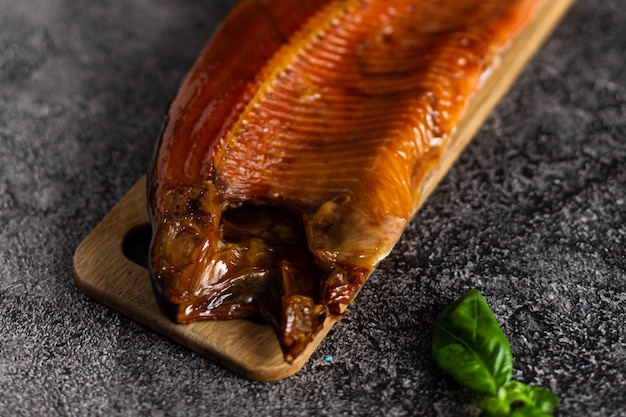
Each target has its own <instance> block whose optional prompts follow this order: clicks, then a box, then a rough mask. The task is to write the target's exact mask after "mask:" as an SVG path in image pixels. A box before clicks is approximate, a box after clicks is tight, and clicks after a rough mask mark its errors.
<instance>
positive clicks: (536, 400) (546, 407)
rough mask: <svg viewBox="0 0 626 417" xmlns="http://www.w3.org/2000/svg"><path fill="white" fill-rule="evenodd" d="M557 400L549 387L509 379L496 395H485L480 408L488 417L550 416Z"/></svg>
mask: <svg viewBox="0 0 626 417" xmlns="http://www.w3.org/2000/svg"><path fill="white" fill-rule="evenodd" d="M558 402H559V398H558V397H557V396H556V395H554V394H553V393H552V392H551V391H550V390H549V389H546V388H543V387H535V386H529V385H526V384H523V383H521V382H518V381H510V382H509V383H508V384H506V385H505V386H504V387H501V388H500V389H499V390H498V394H497V396H488V397H485V398H484V399H483V400H482V401H481V402H480V408H481V410H483V411H484V412H485V414H486V415H487V416H489V417H505V416H511V417H550V416H551V414H550V412H551V411H552V409H553V408H554V407H555V406H556V405H557V404H558Z"/></svg>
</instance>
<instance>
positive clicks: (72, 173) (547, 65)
mask: <svg viewBox="0 0 626 417" xmlns="http://www.w3.org/2000/svg"><path fill="white" fill-rule="evenodd" d="M232 4H233V1H217V0H186V1H182V0H177V1H171V0H169V1H168V0H133V1H131V0H118V1H106V0H89V1H88V0H20V1H15V0H0V254H1V255H0V415H2V416H31V415H32V416H37V415H42V416H43V415H45V416H86V415H102V416H130V415H133V416H134V415H138V416H187V415H216V416H232V415H239V416H266V415H267V416H277V415H284V416H305V415H318V416H320V415H328V416H347V415H358V416H366V415H388V416H409V415H410V416H471V415H477V414H478V410H477V408H476V404H477V399H476V398H475V397H473V396H471V395H470V394H468V393H467V392H466V391H465V390H464V389H462V388H460V387H459V386H458V385H457V384H456V383H454V382H453V381H451V380H449V379H448V378H446V377H445V376H444V375H442V374H441V373H440V372H439V371H438V370H437V369H436V368H435V367H434V365H433V363H432V361H431V357H430V353H429V349H430V333H431V328H432V325H433V321H434V319H435V317H436V316H437V314H438V313H439V312H440V311H441V310H442V309H443V307H444V306H445V305H447V304H448V303H449V302H451V301H452V300H453V299H455V298H457V297H458V296H460V295H461V294H462V293H463V292H464V291H465V290H467V289H468V288H470V287H477V288H479V289H480V290H481V291H482V292H483V294H484V295H485V297H486V298H487V301H488V302H489V303H490V305H491V306H492V309H493V310H494V312H495V314H496V316H497V317H498V319H499V321H500V322H501V323H502V326H503V328H504V330H505V332H506V333H507V335H508V336H509V338H510V341H511V345H512V348H513V352H514V356H515V373H514V376H515V377H516V378H518V379H520V380H522V381H524V382H527V383H531V384H541V385H544V386H547V387H549V388H551V389H552V390H554V391H555V392H556V393H558V394H559V395H560V396H561V398H562V403H561V404H560V405H559V406H558V408H557V409H556V412H555V416H576V417H580V416H588V417H592V416H597V417H600V416H602V417H608V416H625V415H626V249H625V247H626V225H625V224H626V168H625V167H626V115H625V114H626V104H625V103H626V66H625V62H626V0H606V1H595V0H579V1H578V3H576V4H575V5H574V7H573V9H572V10H571V11H570V12H569V13H568V15H567V16H566V18H565V19H564V21H563V22H562V23H561V25H560V26H559V27H558V29H557V30H556V32H555V33H554V35H553V36H552V37H551V38H550V39H549V41H548V42H547V43H546V45H545V46H544V48H543V49H542V50H541V52H540V53H539V54H538V56H537V57H536V58H535V59H534V60H533V61H532V62H531V64H530V65H529V66H528V67H527V69H526V70H525V72H524V73H523V75H522V76H521V78H520V79H519V81H518V82H517V84H516V85H515V87H514V88H513V89H512V91H511V92H510V94H508V96H507V97H506V98H505V99H504V100H503V101H502V103H501V104H500V106H499V107H498V108H497V110H496V111H495V112H494V113H493V115H492V116H491V117H490V118H489V119H488V121H487V122H486V124H485V125H484V127H483V129H482V130H481V131H480V132H479V134H478V135H477V136H476V138H475V140H474V141H473V142H472V144H471V145H470V146H469V148H468V149H467V150H466V152H465V153H464V154H463V155H462V156H461V157H460V159H459V160H458V162H457V164H456V165H455V166H454V168H453V169H452V170H451V171H450V173H449V174H448V176H447V177H446V178H445V180H444V181H443V182H442V183H441V184H440V186H439V187H438V189H437V190H436V192H435V193H434V194H433V195H432V197H431V198H430V199H429V201H428V202H427V204H426V205H425V206H424V207H423V209H422V210H421V211H420V212H419V213H418V215H417V216H416V218H415V219H414V220H413V222H412V223H411V225H410V227H409V228H408V230H407V231H406V233H405V234H404V236H403V238H402V240H401V241H400V243H399V244H398V245H397V247H396V248H395V250H394V252H393V253H392V255H391V256H390V257H389V258H388V259H387V260H386V261H384V262H383V263H382V265H380V268H379V269H378V270H377V272H376V273H375V274H374V275H373V276H372V278H371V279H370V281H369V282H368V283H367V285H366V286H365V289H364V290H363V291H362V292H361V294H360V295H359V297H358V299H357V303H356V304H355V305H354V307H353V308H352V309H351V312H350V314H349V315H348V316H347V317H346V318H345V320H343V321H342V322H341V323H340V324H339V325H337V326H336V327H335V328H334V329H333V331H332V332H331V333H330V335H329V336H328V338H327V339H326V340H325V342H324V343H323V344H322V345H321V346H320V348H319V350H318V351H317V352H316V353H315V354H314V355H313V356H312V358H311V360H310V362H309V363H308V364H307V365H306V366H305V367H304V369H303V370H302V371H301V372H300V373H298V374H297V375H295V376H293V377H291V378H289V379H288V380H283V381H280V382H274V383H259V382H252V381H248V380H244V379H242V378H240V377H238V376H235V375H233V374H231V373H230V372H228V371H226V370H224V369H222V368H220V367H218V366H216V365H214V364H213V363H212V362H210V361H208V360H206V359H204V358H202V357H200V356H198V355H197V354H195V353H193V352H191V351H189V350H187V349H185V348H183V347H181V346H178V345H176V344H174V343H172V342H170V341H169V340H167V339H165V338H163V337H161V336H159V335H157V334H155V333H154V332H152V331H151V330H149V329H147V328H144V327H142V326H141V325H138V324H136V323H134V322H133V321H131V320H129V319H127V318H126V317H124V316H122V315H120V314H118V313H117V312H115V311H112V310H110V309H108V308H106V307H103V306H102V305H100V304H98V303H96V302H94V301H91V300H90V299H88V298H87V297H86V296H84V295H83V294H82V293H81V292H80V291H79V290H78V289H77V288H76V286H75V284H74V277H73V272H72V255H73V252H74V250H75V249H76V247H77V245H78V244H79V242H80V241H81V240H82V239H83V238H84V237H85V236H86V234H87V233H88V232H89V231H90V230H91V229H92V228H93V227H94V226H95V225H96V224H97V223H98V221H99V220H100V219H101V218H102V217H103V216H104V215H105V214H106V213H107V212H108V211H109V210H110V209H111V208H112V207H113V205H114V204H115V203H116V202H117V201H118V200H119V199H121V197H122V196H123V195H124V194H125V192H126V191H127V190H128V189H129V188H130V187H131V185H133V184H134V183H135V181H137V180H138V179H139V178H140V177H141V175H142V174H143V173H144V172H145V170H146V167H147V165H148V163H149V160H150V157H151V153H152V149H153V144H154V141H155V139H156V137H157V134H158V131H159V127H160V124H161V121H162V117H163V114H164V112H165V109H166V106H167V104H168V102H169V100H170V99H171V98H172V97H173V95H174V94H175V92H176V90H177V88H178V85H179V83H180V82H181V79H182V77H183V76H184V74H185V73H186V71H187V69H188V68H189V67H190V65H191V64H192V62H193V61H194V59H195V57H196V55H197V53H198V52H199V50H200V48H201V47H202V46H203V44H204V43H205V42H206V40H207V39H208V38H209V36H210V35H211V33H212V32H213V31H214V29H215V27H216V25H217V24H218V22H219V21H220V19H221V18H222V17H223V16H224V14H225V13H226V12H227V10H228V9H229V8H230V7H231V6H232ZM326 355H332V358H333V360H332V362H329V361H326V360H325V359H324V358H325V356H326Z"/></svg>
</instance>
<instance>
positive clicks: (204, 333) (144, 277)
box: [74, 0, 573, 381]
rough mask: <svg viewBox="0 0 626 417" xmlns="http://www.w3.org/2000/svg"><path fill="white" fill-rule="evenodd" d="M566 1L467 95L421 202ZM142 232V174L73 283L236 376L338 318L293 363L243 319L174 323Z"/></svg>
mask: <svg viewBox="0 0 626 417" xmlns="http://www.w3.org/2000/svg"><path fill="white" fill-rule="evenodd" d="M572 3H573V0H547V1H546V3H545V5H544V6H543V7H542V8H541V9H540V11H539V13H538V14H537V16H536V17H535V19H534V20H533V21H532V22H531V23H530V24H529V25H528V27H527V28H526V29H525V30H524V32H522V33H521V34H520V36H519V37H518V38H517V39H516V40H515V41H514V42H513V43H512V44H511V45H510V47H509V49H508V50H507V52H506V53H505V54H504V55H503V56H502V59H501V62H500V63H499V65H498V66H497V67H496V68H495V70H494V72H493V73H492V75H491V76H490V77H489V78H488V79H487V81H486V82H485V83H484V84H483V86H482V87H481V89H480V90H479V91H478V92H477V93H476V94H475V95H474V96H473V97H472V99H471V102H470V103H469V107H468V109H467V110H466V112H465V114H464V116H463V118H462V119H461V121H460V122H459V124H458V126H457V129H456V131H455V133H454V135H453V136H452V138H451V141H450V147H449V149H448V150H447V152H446V154H445V156H444V159H443V163H442V165H441V167H440V168H439V169H438V170H437V171H436V172H434V173H433V175H432V176H431V177H430V178H429V179H428V181H427V183H426V184H425V186H424V192H423V193H422V195H423V197H422V203H423V201H424V200H425V199H426V197H427V196H428V195H429V194H430V193H431V192H432V190H433V189H434V188H435V186H436V185H437V183H438V182H439V181H440V180H441V178H443V176H444V175H445V174H446V172H447V171H448V169H449V168H450V166H451V165H452V164H453V163H454V161H455V160H456V158H457V156H458V155H459V153H460V152H461V151H462V150H463V148H464V147H465V146H466V145H467V143H468V142H469V141H470V140H471V138H472V136H473V135H474V134H475V133H476V131H477V130H478V128H479V127H480V125H481V124H482V123H483V121H484V120H485V118H486V117H487V116H488V115H489V113H490V112H491V110H492V109H493V107H494V106H495V105H496V104H497V102H498V101H499V100H500V98H501V97H502V96H503V95H504V94H505V93H506V91H507V90H508V89H509V87H510V86H511V84H512V83H513V81H514V80H515V78H516V77H517V75H518V74H519V72H520V71H521V70H522V68H523V67H524V66H525V64H526V63H527V62H528V60H529V59H530V58H531V57H532V56H533V54H534V53H535V52H536V51H537V49H538V48H539V47H540V45H541V44H542V42H543V40H544V39H545V38H546V37H547V36H548V34H549V33H550V32H551V30H552V29H553V27H554V26H555V25H556V23H557V22H558V21H559V20H560V18H561V17H562V15H563V14H564V13H565V11H566V10H567V9H568V7H569V6H570V5H571V4H572ZM149 237H150V230H149V220H148V214H147V202H146V181H145V177H143V178H142V179H140V180H139V181H138V182H137V184H135V186H134V187H133V188H132V189H131V190H130V191H129V192H128V194H127V195H126V196H125V197H124V198H123V199H122V200H121V201H120V202H119V203H118V204H117V205H116V206H115V207H114V208H113V209H112V210H111V212H109V213H108V214H107V215H106V216H105V217H104V219H103V220H102V221H101V222H100V223H99V224H98V225H97V226H96V227H95V228H94V229H93V230H92V231H91V232H90V233H89V235H88V236H87V237H86V238H85V239H84V240H83V242H82V243H81V244H80V245H79V246H78V248H77V250H76V253H75V255H74V270H75V277H76V284H77V285H78V287H79V288H80V289H81V290H82V291H83V292H85V294H87V295H88V296H89V297H92V298H93V299H95V300H97V301H99V302H101V303H102V304H104V305H107V306H109V307H111V308H113V309H115V310H117V311H119V312H121V313H123V314H125V315H127V316H128V317H130V318H132V319H133V320H136V321H138V322H139V323H142V324H143V325H145V326H147V327H149V328H152V329H153V330H155V331H157V332H159V333H162V334H163V335H165V336H167V337H169V338H171V339H172V340H174V341H176V342H178V343H180V344H182V345H184V346H187V347H188V348H189V349H191V350H193V351H196V352H198V353H199V354H201V355H203V356H206V357H207V358H209V359H211V360H213V361H215V362H217V363H218V364H220V365H222V366H224V367H226V368H228V369H230V370H232V371H233V372H235V373H237V374H239V375H242V376H244V377H247V378H250V379H255V380H261V381H270V380H277V379H282V378H285V377H288V376H290V375H292V374H294V373H296V372H297V371H298V370H299V369H300V368H302V366H303V365H304V364H305V363H306V361H307V360H308V359H309V357H310V356H311V354H312V353H313V352H314V351H315V349H316V348H317V347H318V346H319V344H320V343H321V342H322V340H323V339H324V337H325V336H326V335H327V334H328V332H329V331H330V329H331V328H332V326H333V325H334V324H335V323H336V322H337V321H338V320H336V319H329V320H328V321H327V322H326V323H325V325H324V328H323V331H322V332H321V333H320V334H319V335H318V336H317V337H316V338H315V340H314V341H313V342H312V343H311V344H310V345H309V346H308V348H307V349H306V350H305V351H304V353H303V354H302V355H300V356H299V357H298V358H297V359H296V360H295V362H294V363H293V364H287V363H286V362H285V361H284V360H283V355H282V352H281V349H280V346H279V344H278V341H277V339H276V336H275V335H274V332H273V331H272V329H271V328H270V327H269V326H267V325H263V324H258V323H255V322H252V321H248V320H231V321H205V322H199V323H193V324H185V325H183V324H174V323H172V322H171V321H170V320H169V319H167V318H166V317H165V316H164V315H163V314H162V313H161V311H160V310H159V308H158V307H157V304H156V300H155V298H154V295H153V293H152V287H151V283H150V277H149V273H148V271H147V270H146V269H145V268H144V267H142V266H141V265H140V264H142V263H144V262H143V260H145V259H147V246H148V241H149ZM357 302H358V301H357Z"/></svg>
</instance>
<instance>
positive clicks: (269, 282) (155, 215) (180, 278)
mask: <svg viewBox="0 0 626 417" xmlns="http://www.w3.org/2000/svg"><path fill="white" fill-rule="evenodd" d="M152 195H153V198H158V199H159V200H160V201H158V204H153V205H152V207H158V208H159V209H158V210H155V211H152V212H151V219H152V227H153V240H152V243H151V261H152V268H151V274H152V275H151V276H152V283H153V287H154V290H155V293H156V294H157V299H158V302H159V306H160V307H161V310H162V311H163V312H164V313H165V314H166V315H167V316H168V317H169V318H170V319H171V320H172V321H174V322H176V323H190V322H194V321H198V320H211V319H213V320H224V319H238V318H252V319H261V320H263V321H265V322H266V323H267V324H269V325H270V326H271V327H272V328H273V329H274V331H275V333H276V335H277V336H278V339H279V342H280V345H281V347H282V349H283V352H284V355H285V360H286V361H287V362H292V361H293V360H294V359H295V358H296V357H297V356H298V355H299V354H300V353H302V351H303V350H304V349H305V348H306V346H307V345H308V343H309V342H311V341H312V340H313V339H314V338H315V336H316V335H317V334H318V333H319V331H320V330H321V329H322V327H323V325H324V322H325V320H326V319H327V318H329V317H333V316H339V315H342V314H343V313H344V312H345V309H346V306H347V305H349V304H350V303H351V302H352V300H353V299H354V297H355V296H356V294H357V293H358V291H359V290H360V288H361V287H362V285H363V283H364V282H365V280H366V279H367V278H368V276H369V274H370V273H371V271H372V270H373V269H374V267H375V265H376V263H377V261H378V259H382V258H383V257H384V256H386V254H387V253H388V252H389V251H390V250H391V246H393V243H394V242H395V241H396V240H397V238H398V237H399V234H400V233H401V232H402V230H403V229H404V226H405V224H406V222H405V221H404V220H401V221H398V220H396V221H392V222H387V223H388V225H389V226H390V227H384V225H383V226H382V227H381V225H380V224H376V225H373V224H372V220H371V219H370V220H368V219H367V218H366V217H365V216H364V215H363V214H362V213H360V212H359V211H358V210H356V209H355V207H357V206H358V204H355V202H354V201H353V199H352V198H350V197H349V196H345V195H343V196H337V197H335V198H331V199H329V200H328V201H326V202H324V203H323V204H320V205H318V206H317V207H316V210H314V211H312V212H305V211H302V210H301V209H299V208H298V207H297V206H296V205H290V204H289V203H288V202H285V201H280V202H276V201H271V200H265V201H261V200H253V201H244V202H237V203H232V202H231V203H228V204H226V203H224V202H223V201H220V196H219V192H218V190H217V188H216V187H215V186H214V185H213V184H212V183H208V185H206V186H204V187H202V188H199V187H197V186H194V187H184V186H171V185H168V186H162V188H161V190H160V192H158V193H153V194H152ZM154 196H156V197H154ZM279 203H280V204H279ZM372 230H380V234H379V233H376V234H373V233H372ZM377 236H378V237H380V238H378V237H377ZM381 238H382V239H383V240H384V242H383V243H382V246H385V245H387V246H388V247H381ZM385 242H387V243H385Z"/></svg>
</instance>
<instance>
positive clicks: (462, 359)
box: [432, 289, 513, 396]
mask: <svg viewBox="0 0 626 417" xmlns="http://www.w3.org/2000/svg"><path fill="white" fill-rule="evenodd" d="M432 353H433V358H434V360H435V362H436V363H437V364H438V365H439V366H440V367H441V368H442V369H443V370H444V371H445V372H447V373H448V374H450V375H451V376H452V377H453V378H454V379H455V380H456V381H457V382H459V383H460V384H462V385H464V386H466V387H468V388H470V389H472V390H473V391H475V392H477V393H480V394H488V395H493V396H495V395H496V394H497V392H498V389H499V388H500V387H502V386H503V385H505V384H506V383H507V382H509V380H510V379H511V374H512V372H513V355H512V353H511V347H510V345H509V341H508V340H507V338H506V336H505V335H504V333H503V332H502V329H501V328H500V325H499V324H498V321H497V320H496V318H495V316H494V315H493V313H492V312H491V310H490V309H489V306H488V305H487V302H486V301H485V299H484V298H483V296H482V295H481V294H480V292H479V291H478V290H476V289H472V290H469V291H468V292H467V293H465V294H464V295H463V296H462V297H461V298H459V299H458V300H457V301H455V302H454V303H452V304H451V305H450V306H448V307H447V308H446V309H445V310H444V311H443V312H442V313H441V314H440V315H439V317H438V318H437V321H436V322H435V328H434V331H433V345H432Z"/></svg>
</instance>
